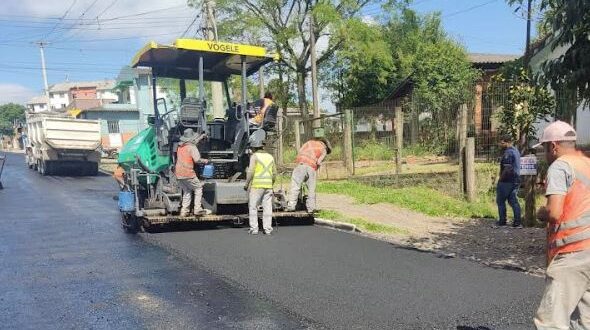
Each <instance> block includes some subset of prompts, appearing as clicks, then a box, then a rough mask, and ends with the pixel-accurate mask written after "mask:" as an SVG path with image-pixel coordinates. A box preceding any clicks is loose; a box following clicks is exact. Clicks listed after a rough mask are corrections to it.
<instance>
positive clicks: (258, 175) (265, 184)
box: [252, 152, 275, 189]
mask: <svg viewBox="0 0 590 330" xmlns="http://www.w3.org/2000/svg"><path fill="white" fill-rule="evenodd" d="M254 155H255V156H256V165H255V166H254V177H253V178H252V188H263V189H270V188H272V176H273V173H272V170H273V165H274V162H275V160H274V158H273V157H272V156H271V155H270V154H267V153H266V152H257V153H255V154H254Z"/></svg>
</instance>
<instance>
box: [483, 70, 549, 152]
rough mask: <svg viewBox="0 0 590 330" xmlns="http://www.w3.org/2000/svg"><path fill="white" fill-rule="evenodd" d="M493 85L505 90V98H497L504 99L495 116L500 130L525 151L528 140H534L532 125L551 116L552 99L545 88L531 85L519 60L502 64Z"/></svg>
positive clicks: (503, 95) (526, 72)
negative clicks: (513, 139) (506, 91)
mask: <svg viewBox="0 0 590 330" xmlns="http://www.w3.org/2000/svg"><path fill="white" fill-rule="evenodd" d="M493 83H494V84H495V86H493V88H499V89H500V90H505V88H503V87H505V86H506V87H507V90H508V93H507V95H506V93H503V94H502V95H501V96H500V97H506V99H505V100H504V102H501V103H503V106H502V108H501V110H500V111H499V112H497V114H496V116H497V118H498V121H499V122H500V130H501V131H502V132H503V133H504V134H510V135H511V136H512V137H513V138H516V139H517V141H518V146H519V149H520V150H525V149H526V148H527V145H528V142H529V141H530V139H531V138H534V137H535V133H536V130H535V126H534V123H535V122H537V121H538V120H545V119H546V118H547V116H549V115H553V113H554V109H555V106H556V105H555V98H554V97H553V96H552V95H551V93H550V92H549V91H548V90H547V89H546V88H544V87H542V86H538V85H534V84H532V82H531V77H530V73H529V71H528V70H526V69H525V68H524V66H523V61H522V59H519V60H516V61H513V62H511V63H507V64H505V65H504V67H503V68H502V70H501V71H500V73H499V74H498V75H496V76H495V77H494V82H493Z"/></svg>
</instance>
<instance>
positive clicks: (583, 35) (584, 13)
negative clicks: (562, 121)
mask: <svg viewBox="0 0 590 330" xmlns="http://www.w3.org/2000/svg"><path fill="white" fill-rule="evenodd" d="M541 8H542V9H544V10H546V11H549V12H551V15H549V16H548V17H547V20H548V23H550V24H551V26H552V29H553V37H554V39H551V40H552V42H551V43H550V44H551V47H552V49H556V48H557V47H568V48H567V50H566V51H565V54H563V55H562V56H560V57H558V58H557V59H555V60H552V61H549V62H547V63H545V64H544V67H543V71H544V75H545V77H546V79H547V80H548V81H549V82H550V83H551V86H552V87H553V89H554V90H560V89H563V88H567V89H571V90H575V91H577V93H578V96H579V98H580V99H584V100H586V102H587V103H590V74H589V72H590V57H589V56H588V54H590V38H589V36H590V32H589V31H590V1H588V0H542V2H541Z"/></svg>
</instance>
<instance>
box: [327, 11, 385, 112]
mask: <svg viewBox="0 0 590 330" xmlns="http://www.w3.org/2000/svg"><path fill="white" fill-rule="evenodd" d="M347 30H348V33H346V34H345V35H346V39H345V42H344V43H343V45H342V48H341V49H340V50H339V51H338V53H337V54H336V55H335V56H333V57H332V58H331V59H330V61H329V63H328V65H327V66H325V67H324V70H323V72H322V77H323V79H322V82H323V83H324V85H325V86H326V87H327V88H329V89H330V90H332V92H333V94H335V96H336V97H337V99H338V102H339V103H341V104H342V105H344V106H349V105H357V104H371V103H374V102H375V101H376V100H381V99H383V98H384V97H385V96H386V95H387V93H388V92H389V91H390V89H391V83H392V81H391V76H392V74H393V71H394V69H395V67H394V63H393V58H392V56H391V53H390V49H389V44H388V43H387V42H386V40H385V37H384V35H383V29H382V27H381V26H377V25H370V24H366V23H364V22H362V21H361V20H359V19H355V20H351V21H350V24H349V26H348V27H347Z"/></svg>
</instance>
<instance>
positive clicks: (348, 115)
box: [343, 109, 354, 175]
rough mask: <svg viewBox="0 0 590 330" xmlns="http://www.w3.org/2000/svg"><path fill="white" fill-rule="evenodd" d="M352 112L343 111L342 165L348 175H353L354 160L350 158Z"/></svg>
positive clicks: (348, 110)
mask: <svg viewBox="0 0 590 330" xmlns="http://www.w3.org/2000/svg"><path fill="white" fill-rule="evenodd" d="M352 132H353V130H352V110H350V109H346V110H344V139H343V140H344V165H345V166H346V171H347V172H348V175H353V174H354V160H353V158H352V157H353V156H352V134H353V133H352Z"/></svg>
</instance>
